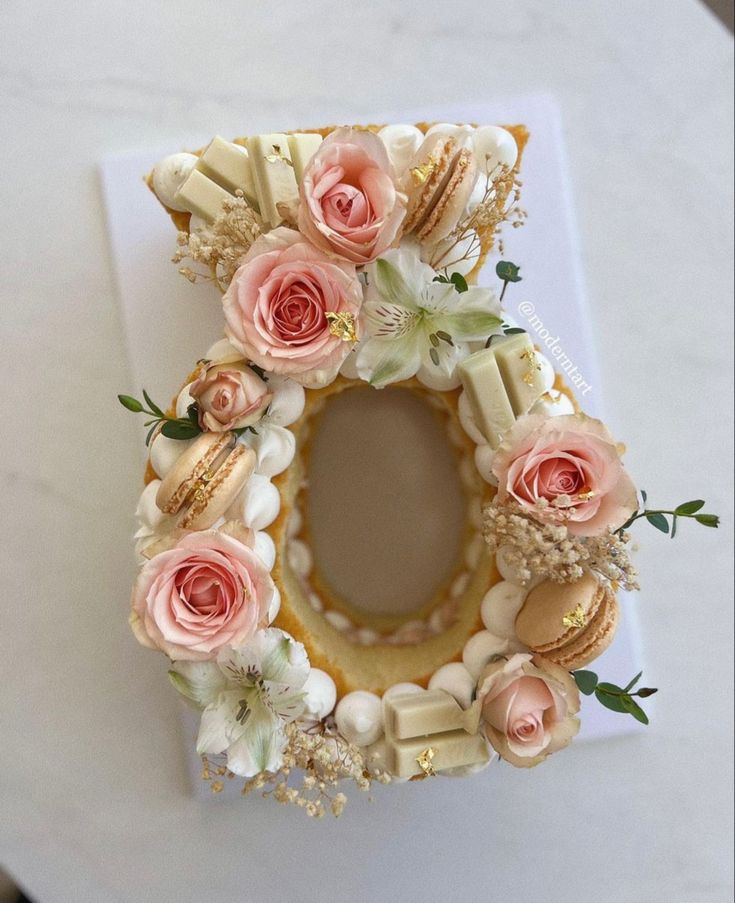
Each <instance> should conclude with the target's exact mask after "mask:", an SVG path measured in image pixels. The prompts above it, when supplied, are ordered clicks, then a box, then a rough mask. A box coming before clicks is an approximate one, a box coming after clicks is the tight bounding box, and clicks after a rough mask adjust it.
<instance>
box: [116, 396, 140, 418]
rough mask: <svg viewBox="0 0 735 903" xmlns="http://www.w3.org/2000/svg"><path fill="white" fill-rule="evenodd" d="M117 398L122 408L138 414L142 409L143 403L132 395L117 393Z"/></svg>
mask: <svg viewBox="0 0 735 903" xmlns="http://www.w3.org/2000/svg"><path fill="white" fill-rule="evenodd" d="M117 400H118V401H119V402H120V404H121V405H122V406H123V407H124V408H127V409H128V410H129V411H132V412H133V413H134V414H140V412H141V411H142V410H143V405H142V404H141V403H140V402H139V401H138V399H137V398H133V396H132V395H118V396H117Z"/></svg>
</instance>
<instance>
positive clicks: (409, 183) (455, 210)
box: [403, 132, 478, 245]
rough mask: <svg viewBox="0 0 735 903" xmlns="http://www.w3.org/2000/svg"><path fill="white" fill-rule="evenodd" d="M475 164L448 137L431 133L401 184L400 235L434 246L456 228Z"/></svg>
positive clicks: (471, 156) (472, 184)
mask: <svg viewBox="0 0 735 903" xmlns="http://www.w3.org/2000/svg"><path fill="white" fill-rule="evenodd" d="M477 173H478V167H477V161H476V159H475V155H474V154H473V153H472V151H471V150H469V149H468V148H464V147H461V146H460V145H459V143H458V142H457V140H456V139H455V138H454V137H452V136H451V135H445V134H442V133H441V132H435V133H434V134H433V135H429V137H428V138H426V139H425V140H424V142H423V143H422V144H421V146H420V147H419V149H418V150H417V151H416V154H415V156H414V158H413V160H412V161H411V163H410V165H409V167H408V171H407V173H406V177H405V180H404V184H403V190H404V191H405V193H406V195H407V197H408V204H407V208H406V219H405V223H404V227H403V231H404V234H408V233H409V232H413V233H415V235H416V237H417V238H418V239H419V241H421V242H424V243H426V244H431V245H433V244H436V243H437V242H440V241H441V240H442V239H444V238H446V237H447V235H449V233H450V232H451V231H452V229H454V227H455V226H456V225H457V223H458V221H459V218H460V217H461V216H462V213H463V211H464V210H465V208H466V207H467V203H468V201H469V199H470V195H471V194H472V189H473V188H474V187H475V182H476V180H477Z"/></svg>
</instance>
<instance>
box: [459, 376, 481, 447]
mask: <svg viewBox="0 0 735 903" xmlns="http://www.w3.org/2000/svg"><path fill="white" fill-rule="evenodd" d="M457 413H458V415H459V422H460V423H461V424H462V429H463V430H464V431H465V433H467V435H468V436H469V437H470V439H472V441H473V442H474V443H475V444H476V445H484V444H485V443H486V442H487V439H486V438H485V437H484V436H483V435H482V433H481V432H480V430H479V428H478V426H477V423H476V422H475V416H474V414H473V413H472V408H471V407H470V400H469V398H468V397H467V393H466V392H465V391H464V390H462V392H461V393H460V396H459V401H458V402H457Z"/></svg>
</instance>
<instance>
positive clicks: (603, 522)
mask: <svg viewBox="0 0 735 903" xmlns="http://www.w3.org/2000/svg"><path fill="white" fill-rule="evenodd" d="M621 452H622V449H621V448H619V447H618V446H617V445H616V444H615V442H614V441H613V438H612V436H611V435H610V433H609V432H608V430H607V427H606V426H605V425H604V423H602V422H601V421H599V420H594V419H593V418H591V417H587V416H586V415H585V414H569V415H564V416H561V417H544V416H543V415H541V414H528V415H526V416H525V417H521V418H520V419H519V420H517V421H516V423H515V424H514V426H513V427H511V429H510V430H509V431H508V432H507V434H506V435H505V437H504V439H503V442H502V443H501V445H500V448H499V449H498V451H497V453H496V455H495V459H494V461H493V473H494V474H495V476H496V477H497V478H498V501H499V502H501V503H503V502H506V501H508V500H509V499H514V500H515V501H516V502H518V504H519V505H521V506H523V507H524V508H532V509H533V512H532V513H533V514H534V516H536V517H538V518H539V519H541V520H545V521H551V522H554V523H563V524H565V525H566V527H567V529H568V530H569V532H570V533H572V534H575V535H577V536H596V535H599V534H600V533H604V532H605V530H607V529H608V528H610V529H617V528H618V527H620V526H621V525H622V524H624V523H625V521H626V520H627V519H628V518H629V517H630V515H631V514H633V512H634V511H635V510H636V508H637V506H638V503H637V497H636V489H635V486H634V485H633V482H632V480H631V479H630V477H629V476H628V474H627V473H626V472H625V470H624V469H623V464H622V462H621V460H620V455H621Z"/></svg>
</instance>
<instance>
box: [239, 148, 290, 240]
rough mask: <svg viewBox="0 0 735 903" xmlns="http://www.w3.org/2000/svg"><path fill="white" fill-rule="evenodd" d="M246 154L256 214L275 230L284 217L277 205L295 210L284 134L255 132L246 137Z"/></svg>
mask: <svg viewBox="0 0 735 903" xmlns="http://www.w3.org/2000/svg"><path fill="white" fill-rule="evenodd" d="M248 153H249V155H250V163H251V165H252V170H253V176H254V177H255V191H256V194H257V196H258V206H259V208H260V215H261V216H262V217H263V219H264V220H265V221H266V222H267V223H268V225H269V226H270V227H271V228H272V229H275V227H276V226H280V224H281V223H282V222H283V220H284V215H283V213H282V212H281V211H279V209H278V207H279V205H282V207H283V209H295V208H296V205H297V203H298V199H299V189H298V185H297V184H296V174H295V173H294V165H293V161H292V160H291V150H290V148H289V143H288V137H287V136H286V135H283V134H280V133H276V134H272V135H256V136H255V137H254V138H249V139H248Z"/></svg>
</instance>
